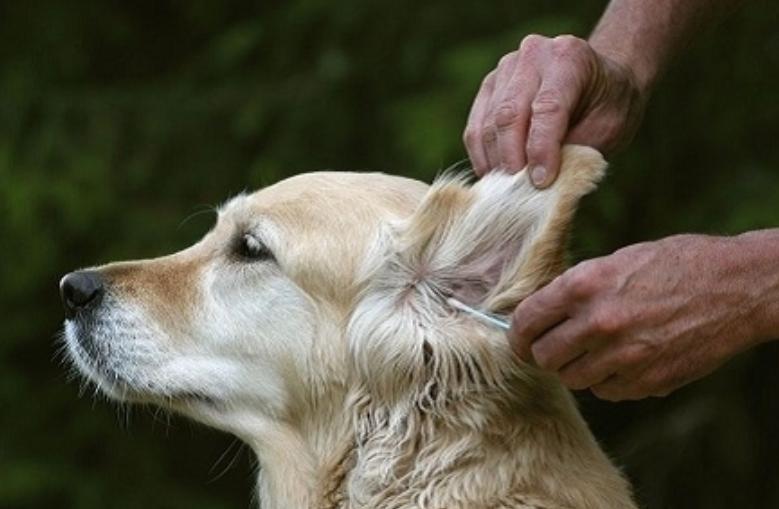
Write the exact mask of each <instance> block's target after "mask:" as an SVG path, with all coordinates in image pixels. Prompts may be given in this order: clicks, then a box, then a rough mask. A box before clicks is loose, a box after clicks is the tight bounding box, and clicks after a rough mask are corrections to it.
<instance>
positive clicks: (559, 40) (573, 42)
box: [552, 34, 587, 57]
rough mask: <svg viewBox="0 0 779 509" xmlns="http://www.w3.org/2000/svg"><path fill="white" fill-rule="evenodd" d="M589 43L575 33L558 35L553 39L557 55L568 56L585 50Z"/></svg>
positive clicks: (554, 52)
mask: <svg viewBox="0 0 779 509" xmlns="http://www.w3.org/2000/svg"><path fill="white" fill-rule="evenodd" d="M586 47H587V43H586V42H585V41H584V40H583V39H580V38H579V37H576V36H574V35H570V34H565V35H558V36H557V37H555V38H554V39H553V40H552V53H553V54H554V55H555V56H556V57H568V56H572V55H575V54H576V53H578V52H580V51H582V50H584V49H585V48H586Z"/></svg>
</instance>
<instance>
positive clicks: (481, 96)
mask: <svg viewBox="0 0 779 509" xmlns="http://www.w3.org/2000/svg"><path fill="white" fill-rule="evenodd" d="M494 86H495V71H493V72H491V73H489V74H488V75H487V76H486V77H485V78H484V81H482V84H481V87H479V92H478V93H477V94H476V98H475V99H474V101H473V105H472V106H471V112H470V113H469V115H468V122H467V124H466V127H465V133H464V134H463V141H464V143H465V149H466V151H467V152H468V157H469V158H470V159H471V164H473V170H474V172H475V173H476V174H477V175H479V176H480V177H481V176H482V175H484V174H485V173H487V171H488V170H489V162H488V159H487V152H486V151H485V149H484V142H483V135H484V133H483V126H484V119H485V117H486V115H487V108H488V106H489V104H490V100H491V98H492V93H493V89H494Z"/></svg>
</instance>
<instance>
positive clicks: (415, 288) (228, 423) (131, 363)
mask: <svg viewBox="0 0 779 509" xmlns="http://www.w3.org/2000/svg"><path fill="white" fill-rule="evenodd" d="M604 167H605V163H604V161H603V159H602V158H601V156H600V154H598V153H597V152H596V151H594V150H592V149H588V148H584V147H575V146H570V147H566V148H565V149H564V164H563V168H562V171H561V174H560V178H559V179H558V180H557V182H556V183H555V184H554V185H553V186H552V187H551V188H549V189H546V190H536V189H535V188H534V187H533V186H532V185H531V184H530V182H529V181H528V177H527V172H520V173H518V174H517V175H508V174H506V173H502V172H493V173H491V174H489V175H487V176H486V177H484V178H483V179H481V180H480V181H478V182H476V183H475V184H473V185H470V184H468V183H467V182H466V181H464V180H463V179H459V178H453V177H444V178H441V179H439V180H438V181H437V182H436V183H435V184H433V185H432V186H428V185H426V184H423V183H421V182H418V181H415V180H410V179H407V178H401V177H396V176H388V175H382V174H356V173H336V172H323V173H310V174H304V175H299V176H296V177H292V178H289V179H287V180H284V181H282V182H280V183H278V184H275V185H273V186H271V187H268V188H265V189H262V190H260V191H258V192H256V193H254V194H250V195H242V196H238V197H236V198H234V199H232V200H231V201H229V202H228V203H227V204H226V205H224V206H223V207H222V208H221V210H220V211H219V217H218V221H217V223H216V226H215V227H214V228H213V229H212V230H211V231H210V232H209V233H208V234H207V235H206V236H205V237H204V238H203V239H202V240H201V241H199V242H198V243H197V244H195V245H194V246H192V247H190V248H188V249H185V250H183V251H181V252H178V253H176V254H173V255H170V256H165V257H162V258H157V259H152V260H142V261H132V262H122V263H112V264H109V265H105V266H102V267H97V268H92V269H88V270H82V271H78V272H74V273H71V274H68V275H67V276H65V277H64V278H63V279H62V281H61V284H60V287H61V288H60V289H61V293H62V297H63V301H64V303H65V307H66V311H67V315H68V316H67V320H66V322H65V341H66V343H67V348H68V353H69V357H70V358H71V359H72V362H73V363H74V364H75V366H76V367H77V368H78V370H80V371H81V372H82V373H83V374H84V375H85V376H86V377H87V379H88V380H90V381H91V382H93V383H94V384H95V385H96V386H97V388H99V389H100V390H101V391H102V392H104V393H105V394H107V395H108V396H110V397H112V398H116V399H118V400H121V401H126V402H147V403H154V404H158V405H161V406H164V407H166V408H169V409H172V410H174V411H177V412H180V413H182V414H185V415H188V416H190V417H192V418H194V419H196V420H197V421H200V422H203V423H205V424H207V425H210V426H214V427H216V428H219V429H221V430H224V431H227V432H229V433H233V434H235V435H236V436H238V437H239V438H240V439H242V440H243V441H244V442H246V443H247V444H248V445H249V446H251V448H252V449H253V450H254V451H255V453H256V454H257V457H258V458H259V461H260V466H261V468H260V474H259V481H258V488H257V489H258V490H259V499H260V502H261V505H262V507H263V508H266V509H267V508H270V509H298V508H302V509H330V508H333V509H335V508H341V509H346V508H349V509H358V508H364V509H390V508H392V509H402V508H429V509H460V508H463V509H464V508H469V509H499V508H504V509H509V508H511V509H518V508H525V509H529V508H535V509H542V508H543V509H558V508H572V509H574V508H575V509H585V508H591V509H604V508H633V507H635V505H634V502H633V500H632V496H631V490H630V486H629V485H628V483H627V481H626V480H625V478H624V477H623V476H622V475H621V473H620V472H619V470H618V469H617V468H615V467H614V466H613V465H612V463H611V462H610V461H609V459H608V458H607V457H606V455H605V454H604V453H603V451H602V450H601V449H600V447H599V446H598V444H597V443H596V441H595V439H594V438H593V436H592V434H591V433H590V431H589V429H588V427H587V425H586V424H585V422H584V421H583V420H582V418H581V416H580V415H579V413H578V411H577V409H576V406H575V402H574V400H573V398H572V397H571V395H570V393H569V392H568V391H567V390H566V389H565V388H564V387H563V386H562V385H561V383H560V382H559V381H558V379H557V378H556V377H555V376H554V375H551V374H548V373H544V372H542V371H540V370H538V369H535V368H533V367H532V366H529V365H526V364H522V363H521V362H520V361H519V360H518V359H517V358H516V356H514V355H513V354H512V351H511V349H510V347H509V345H508V343H507V341H506V337H505V334H504V333H503V332H502V331H499V330H497V329H495V328H492V327H490V326H489V325H486V324H484V323H482V322H480V321H477V320H475V319H474V318H473V317H471V316H470V315H467V314H464V313H462V312H459V311H456V310H454V309H452V308H451V307H450V306H449V305H448V304H447V299H449V298H450V297H455V298H457V299H459V300H461V301H463V302H465V303H468V304H470V305H472V306H474V307H478V308H480V309H483V310H487V311H491V312H496V313H506V312H510V311H511V310H512V309H513V308H514V306H515V305H516V304H517V303H518V302H519V301H520V300H522V299H523V298H524V297H526V296H527V295H528V294H530V293H531V292H533V291H534V290H536V289H538V288H539V287H540V286H542V285H544V284H546V283H547V282H549V281H550V280H551V279H552V278H554V277H555V276H556V275H558V274H559V273H560V272H561V270H562V269H563V264H564V261H563V254H564V243H565V237H566V232H567V230H568V229H569V226H570V222H571V219H572V216H573V214H574V211H575V209H576V206H577V203H578V201H579V198H580V197H581V196H583V195H584V194H586V193H588V192H590V191H591V190H593V189H594V187H595V185H596V183H597V182H598V180H599V179H600V178H601V176H602V174H603V171H604Z"/></svg>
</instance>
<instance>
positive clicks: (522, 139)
mask: <svg viewBox="0 0 779 509" xmlns="http://www.w3.org/2000/svg"><path fill="white" fill-rule="evenodd" d="M540 84H541V80H540V77H539V75H538V71H536V69H535V66H534V65H532V63H530V62H528V61H523V60H521V59H520V60H518V62H517V65H516V66H515V68H514V73H513V74H512V76H511V77H510V78H509V80H508V83H507V84H506V86H505V87H504V88H503V89H502V90H501V96H500V98H499V99H498V100H497V104H498V105H497V107H496V109H495V113H494V114H495V127H496V131H497V150H498V156H497V157H498V158H499V164H500V166H501V168H502V169H504V170H506V171H508V172H509V173H516V172H518V171H519V170H521V169H522V168H524V167H525V163H526V158H525V145H526V144H527V132H528V127H529V122H530V103H531V102H532V100H533V97H535V96H536V93H537V92H538V88H539V86H540Z"/></svg>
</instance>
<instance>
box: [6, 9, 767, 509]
mask: <svg viewBox="0 0 779 509" xmlns="http://www.w3.org/2000/svg"><path fill="white" fill-rule="evenodd" d="M604 4H605V2H575V1H551V0H525V1H516V0H514V1H505V0H499V1H497V0H496V1H493V2H487V3H477V2H463V1H452V0H448V1H442V0H435V1H428V2H412V1H407V0H394V1H388V0H375V1H372V2H365V1H359V0H342V1H340V2H327V1H324V0H296V1H290V2H261V3H257V4H255V5H247V4H244V3H243V2H230V1H225V2H183V1H180V0H179V1H162V2H152V1H148V0H147V1H141V2H98V1H94V0H92V1H90V0H76V1H73V2H54V1H51V0H44V1H31V2H19V1H17V2H13V1H8V2H2V3H0V41H1V42H2V43H1V44H0V62H2V65H1V66H0V245H1V246H2V251H1V253H2V255H1V256H2V263H0V282H1V283H0V285H1V286H0V288H1V290H2V291H1V292H0V309H2V316H3V320H2V322H3V323H2V330H1V331H0V334H1V336H0V409H1V410H0V507H3V508H20V509H21V508H48V507H63V508H65V507H66V508H71V507H72V508H79V509H91V508H99V507H111V508H137V507H151V508H169V507H170V508H179V507H188V508H191V509H201V508H202V509H205V508H209V509H211V508H214V509H215V508H222V507H246V506H247V505H248V504H249V501H250V499H251V495H250V492H251V488H252V485H253V482H254V469H255V468H256V466H255V465H254V460H253V459H252V458H251V454H250V453H248V452H247V451H243V452H241V451H240V447H239V446H238V445H237V444H235V442H234V441H233V440H232V439H231V438H230V437H227V436H224V435H222V434H219V433H216V432H212V431H209V430H207V429H204V428H202V427H200V426H197V425H195V424H190V423H189V422H187V421H184V420H183V419H179V418H176V417H168V416H162V417H161V416H159V415H155V413H154V411H153V410H151V409H134V410H133V409H127V410H122V409H120V410H119V411H118V412H117V410H116V406H115V405H114V404H107V403H105V402H103V401H102V400H97V401H94V400H93V398H92V397H91V394H86V395H84V397H81V398H79V397H78V383H77V382H75V381H70V382H68V380H67V376H66V370H65V369H64V368H63V367H62V366H61V363H60V361H59V359H58V357H57V353H56V352H57V349H58V342H57V339H56V331H57V330H58V328H59V327H60V320H61V311H60V307H59V303H58V297H57V291H56V287H57V280H58V278H59V276H60V275H62V274H63V273H65V272H67V271H69V270H72V269H73V268H76V267H79V266H85V265H91V264H95V263H100V262H105V261H109V260H117V259H127V258H138V257H147V256H153V255H157V254H162V253H165V252H169V251H172V250H174V249H178V248H181V247H183V246H185V245H187V244H189V243H191V242H193V241H194V240H195V239H196V238H198V237H199V235H201V234H202V233H203V232H204V231H205V230H206V228H207V227H208V225H209V223H210V222H211V221H212V217H210V216H209V215H205V214H201V215H196V216H195V217H194V218H193V219H192V220H190V221H183V220H184V219H185V218H186V217H187V216H189V215H191V214H192V213H193V212H197V211H200V210H204V209H207V208H208V207H210V206H212V205H214V204H216V203H219V202H220V201H222V200H223V199H225V198H226V197H228V196H229V195H231V194H234V193H236V192H239V191H241V190H243V189H244V188H255V187H258V186H261V185H264V184H267V183H271V182H274V181H276V180H278V179H280V178H283V177H285V176H288V175H291V174H293V173H295V172H299V171H304V170H314V169H323V168H335V169H349V170H359V169H380V170H385V171H388V172H392V173H399V174H405V175H410V176H414V177H417V178H421V179H424V180H430V179H431V178H433V177H434V176H435V174H436V173H437V172H438V171H439V170H440V169H441V168H444V167H446V166H449V165H450V164H452V163H455V162H457V161H460V160H462V159H463V158H464V157H465V154H464V151H463V149H462V147H461V143H460V134H461V130H462V128H463V126H464V122H465V118H466V115H467V111H468V109H469V106H470V101H471V99H472V97H473V95H474V94H475V92H476V89H477V87H478V84H479V82H480V81H481V78H482V77H483V76H484V75H485V74H486V73H487V71H489V70H490V69H491V68H492V67H493V66H494V65H495V63H496V62H497V60H498V58H499V57H500V56H501V55H502V54H504V53H506V52H508V51H510V50H512V49H513V48H514V47H516V45H517V44H518V42H519V40H520V39H521V38H522V36H523V35H525V34H527V33H530V32H540V33H544V34H548V35H554V34H557V33H561V32H572V33H576V34H580V35H585V34H586V33H587V31H588V29H589V27H591V26H592V25H593V23H594V22H595V21H596V20H597V17H598V15H599V14H600V11H601V10H602V9H603V7H604ZM778 11H779V9H778V8H777V6H776V3H775V2H771V1H768V0H766V1H762V2H760V1H756V2H749V3H748V4H745V5H744V6H743V7H742V8H741V9H740V10H738V11H736V12H735V13H734V14H733V15H732V16H730V19H728V20H726V21H725V22H724V23H722V24H721V25H719V26H718V27H716V28H712V29H710V30H707V31H706V32H705V33H703V34H701V35H700V36H699V37H698V38H697V39H696V40H695V42H694V43H693V44H692V47H691V48H690V49H689V50H688V51H687V52H686V53H685V54H684V55H683V56H682V57H681V58H680V59H679V60H678V61H677V62H676V63H675V65H674V66H673V68H672V69H671V70H670V71H669V74H668V76H667V78H666V79H665V80H664V81H663V82H662V83H661V84H660V85H659V88H658V89H657V91H656V94H655V96H654V98H653V100H652V103H651V105H650V109H649V112H648V114H647V117H646V119H645V122H644V125H643V128H642V131H641V132H640V133H639V135H638V137H637V139H636V140H635V142H634V143H633V145H632V146H631V148H630V149H629V150H628V151H626V152H625V153H624V154H621V155H620V156H619V157H617V158H615V159H614V160H613V161H612V170H611V176H610V178H609V179H608V180H607V182H606V183H605V184H604V185H603V186H602V187H601V190H600V191H599V192H598V193H597V194H596V195H594V196H592V197H590V198H589V199H588V200H587V202H586V204H585V207H584V210H583V211H582V214H580V216H579V218H578V220H577V228H576V238H575V239H574V246H573V253H574V257H575V258H576V259H583V258H587V257H592V256H597V255H601V254H606V253H608V252H610V251H612V250H614V249H616V248H618V247H620V246H623V245H626V244H629V243H632V242H638V241H641V240H646V239H652V238H657V237H660V236H663V235H667V234H671V233H675V232H681V231H701V232H709V233H736V232H740V231H743V230H747V229H755V228H760V227H768V226H772V225H773V226H776V225H779V200H778V199H777V198H778V197H779V148H777V145H775V143H776V134H777V130H776V125H777V121H778V120H779V95H777V90H779V72H777V70H778V69H779V32H777V30H776V21H777V19H779V17H777V14H778V13H779V12H778ZM778 367H779V348H777V345H773V344H772V345H766V346H763V347H761V348H759V349H756V350H754V351H752V352H749V353H747V354H744V355H742V356H740V357H739V358H737V359H735V360H734V361H732V362H731V363H729V364H728V365H727V366H726V367H725V368H723V369H721V370H720V371H719V372H718V373H716V374H715V375H713V376H710V377H708V378H707V379H705V380H703V381H701V382H698V383H696V384H693V385H691V386H689V387H687V388H685V389H683V390H680V391H678V392H677V393H675V394H673V395H672V396H671V397H668V398H666V399H663V400H649V401H643V402H638V403H623V404H617V405H614V404H607V403H603V402H599V401H596V400H595V399H594V398H592V397H591V396H587V395H583V396H582V397H581V403H582V408H583V412H584V414H585V416H586V417H587V419H588V421H589V422H590V423H591V425H592V426H593V429H594V430H595V432H596V434H597V435H598V437H599V438H600V439H601V440H602V441H603V442H604V444H605V446H606V448H607V449H608V450H609V451H610V453H611V454H612V455H613V456H614V457H615V458H616V459H617V461H618V462H619V463H620V464H622V465H624V467H625V469H626V471H627V472H628V474H629V475H630V476H631V478H632V480H633V482H634V483H635V486H636V489H637V491H638V496H639V499H640V500H641V502H642V504H643V505H644V506H645V507H648V508H661V507H662V508H675V507H678V508H682V507H683V508H689V507H706V508H710V509H715V508H725V507H727V508H730V507H779V472H777V468H778V467H777V466H776V465H777V462H776V458H777V457H779V439H777V437H776V430H777V429H779V369H777V368H778ZM130 412H132V415H129V413H130ZM225 450H227V451H226V453H225V454H224V455H223V454H222V453H223V451H225ZM222 456H224V457H222ZM236 458H237V459H236ZM232 463H235V465H232ZM225 470H226V472H223V471H225Z"/></svg>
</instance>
